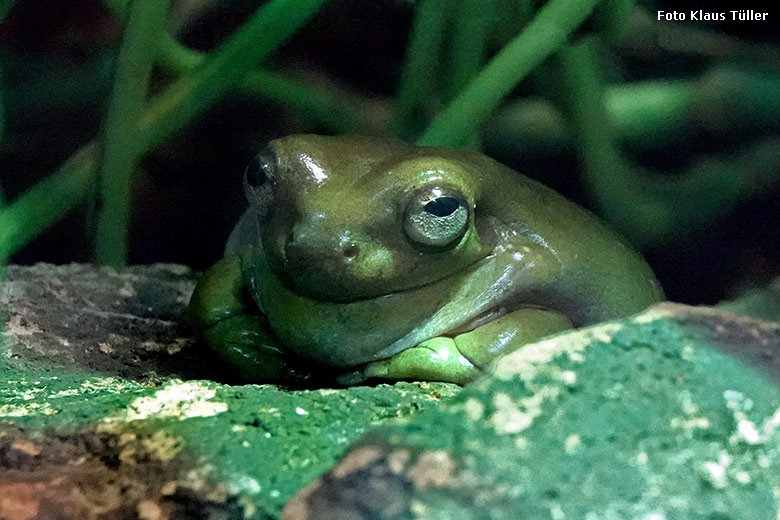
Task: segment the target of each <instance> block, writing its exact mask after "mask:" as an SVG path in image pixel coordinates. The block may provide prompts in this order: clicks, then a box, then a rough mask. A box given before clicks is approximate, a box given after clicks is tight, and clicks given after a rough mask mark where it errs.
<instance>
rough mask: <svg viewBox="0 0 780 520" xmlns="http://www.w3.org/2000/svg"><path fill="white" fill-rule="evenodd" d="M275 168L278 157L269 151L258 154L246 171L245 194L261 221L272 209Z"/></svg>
mask: <svg viewBox="0 0 780 520" xmlns="http://www.w3.org/2000/svg"><path fill="white" fill-rule="evenodd" d="M275 168H276V155H274V153H273V152H271V151H268V150H267V151H264V152H261V153H259V154H257V155H256V156H255V158H254V159H252V160H251V161H250V163H249V165H248V166H247V167H246V170H244V193H245V194H246V198H247V200H249V205H250V206H251V207H252V208H253V209H254V211H255V214H256V215H257V216H258V217H260V218H261V219H262V218H264V217H265V215H266V214H267V213H268V209H269V208H270V207H271V199H272V196H273V190H272V189H271V185H272V184H273V180H274V170H275Z"/></svg>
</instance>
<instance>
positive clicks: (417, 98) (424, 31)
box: [393, 0, 447, 139]
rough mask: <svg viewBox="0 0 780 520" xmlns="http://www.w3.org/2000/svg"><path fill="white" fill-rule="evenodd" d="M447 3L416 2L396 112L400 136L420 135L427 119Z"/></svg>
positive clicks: (394, 116)
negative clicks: (427, 108)
mask: <svg viewBox="0 0 780 520" xmlns="http://www.w3.org/2000/svg"><path fill="white" fill-rule="evenodd" d="M446 7H447V0H420V1H419V2H418V4H417V11H416V13H415V16H414V24H413V26H412V32H411V36H410V38H409V44H408V46H407V48H406V61H405V62H404V66H403V70H402V71H401V81H400V83H399V85H398V88H397V92H398V94H397V97H396V102H395V113H394V114H393V127H394V131H395V134H396V135H397V136H399V137H401V138H405V139H411V138H413V137H414V136H416V135H418V133H419V131H420V130H421V129H422V128H423V126H424V125H425V121H426V120H427V118H426V114H425V111H426V106H427V105H428V103H429V102H430V100H431V98H432V94H433V93H434V92H436V90H437V88H436V87H437V84H438V81H437V80H438V72H439V58H440V51H441V43H442V38H443V33H444V25H445V24H444V13H445V10H446Z"/></svg>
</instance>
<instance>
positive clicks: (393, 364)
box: [338, 337, 480, 385]
mask: <svg viewBox="0 0 780 520" xmlns="http://www.w3.org/2000/svg"><path fill="white" fill-rule="evenodd" d="M479 374H480V370H479V369H478V368H477V367H475V366H474V364H473V363H471V361H469V360H468V359H466V358H465V357H464V356H463V354H461V353H460V351H459V350H458V347H457V346H456V345H455V340H454V339H453V338H445V337H437V338H431V339H429V340H426V341H423V342H422V343H420V344H419V345H417V346H416V347H412V348H409V349H406V350H404V351H402V352H399V353H398V354H396V355H394V356H392V357H389V358H387V359H382V360H379V361H372V362H371V363H366V364H365V365H361V366H359V367H357V368H356V369H354V370H353V371H351V372H348V373H346V374H344V375H342V376H340V377H339V378H338V381H339V383H341V384H343V385H354V384H357V383H360V382H362V381H365V380H366V379H373V378H377V379H393V380H398V379H412V380H422V381H443V382H446V383H456V384H459V385H465V384H466V383H468V382H470V381H473V380H474V379H475V378H476V377H477V376H478V375H479Z"/></svg>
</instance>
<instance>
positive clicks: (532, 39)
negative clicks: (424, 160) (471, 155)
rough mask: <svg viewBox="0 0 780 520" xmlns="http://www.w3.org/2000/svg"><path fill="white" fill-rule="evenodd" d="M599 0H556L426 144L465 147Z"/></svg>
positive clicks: (451, 108)
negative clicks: (479, 127) (480, 125)
mask: <svg viewBox="0 0 780 520" xmlns="http://www.w3.org/2000/svg"><path fill="white" fill-rule="evenodd" d="M598 3H599V0H550V1H549V2H548V3H547V4H545V6H544V7H542V9H540V10H539V12H538V13H537V15H536V17H535V18H534V19H533V20H532V21H531V23H529V24H528V25H527V26H526V28H525V29H524V30H523V32H521V33H520V34H519V35H518V36H517V37H515V39H514V40H512V41H511V42H510V43H509V44H508V45H507V46H506V47H504V48H503V49H502V50H501V52H499V53H498V54H497V55H496V56H495V57H494V58H493V59H492V60H491V61H490V62H489V63H488V64H487V65H486V66H485V67H484V68H483V69H482V71H481V72H480V73H479V74H478V75H477V77H476V78H474V80H473V81H472V82H471V83H469V85H468V87H466V89H465V90H464V91H463V92H461V93H460V95H458V97H457V98H455V100H454V101H453V102H452V103H450V104H449V105H448V106H447V108H446V109H445V110H444V111H443V112H442V113H441V114H439V116H438V117H437V118H436V119H435V120H434V121H433V123H431V124H430V126H428V128H427V130H426V131H425V132H424V133H423V135H422V136H421V137H420V138H419V139H418V144H420V145H424V146H462V145H463V144H464V143H466V142H467V141H468V138H469V136H471V135H472V134H473V133H474V132H475V131H476V129H477V127H478V126H479V124H480V123H481V122H482V121H483V120H484V119H485V118H486V117H487V116H488V115H490V113H491V112H492V111H493V110H494V109H495V108H496V107H497V106H498V104H499V103H500V102H501V101H502V100H503V99H504V97H506V96H507V95H508V94H509V93H510V92H511V91H512V89H513V88H514V87H515V85H517V84H518V83H519V82H520V81H521V80H522V79H523V78H524V77H525V76H526V75H527V74H528V73H529V72H530V71H531V70H532V69H533V68H534V67H536V66H537V65H538V64H540V63H541V62H542V61H543V60H544V59H545V58H547V57H548V56H550V55H551V54H552V53H553V52H555V51H556V50H557V49H558V48H559V47H560V46H561V45H563V44H564V43H565V42H566V39H567V37H568V36H569V34H570V33H571V32H572V31H574V30H575V29H576V28H577V27H579V25H580V24H582V23H583V22H584V21H585V20H586V19H587V18H588V16H589V15H590V13H591V12H592V11H593V9H594V8H595V7H596V5H597V4H598Z"/></svg>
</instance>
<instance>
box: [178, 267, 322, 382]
mask: <svg viewBox="0 0 780 520" xmlns="http://www.w3.org/2000/svg"><path fill="white" fill-rule="evenodd" d="M188 313H189V319H190V324H191V325H192V327H193V328H194V329H195V330H196V332H197V333H198V334H199V336H200V337H201V338H202V339H203V340H204V341H205V343H206V344H207V345H208V346H209V347H210V348H211V350H212V351H213V352H214V353H215V354H216V356H217V357H218V358H219V360H220V361H222V362H223V363H224V364H225V365H227V366H228V367H230V369H231V370H232V371H234V373H235V374H236V375H237V376H238V377H239V378H240V379H242V380H244V381H252V382H261V383H298V382H301V381H303V380H304V379H306V377H307V376H306V375H305V374H303V373H302V372H300V371H299V370H296V368H295V366H293V364H291V363H290V361H289V359H288V358H287V356H286V355H285V353H283V352H282V351H281V350H280V349H279V348H278V347H277V342H276V340H275V338H274V337H273V335H272V334H271V333H270V329H269V328H268V325H267V323H266V320H265V317H264V316H262V315H259V314H257V313H258V310H257V308H256V307H255V306H254V302H253V301H252V299H251V296H250V295H249V293H248V292H247V290H246V286H245V284H244V279H243V275H242V271H241V258H240V257H239V255H228V256H226V257H224V258H223V259H222V260H220V261H219V262H217V263H216V264H215V265H214V266H213V267H212V268H211V269H209V270H208V271H206V273H205V274H204V275H203V276H202V277H201V279H200V280H199V281H198V284H197V286H196V287H195V291H194V292H193V294H192V298H191V300H190V305H189V308H188Z"/></svg>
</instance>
